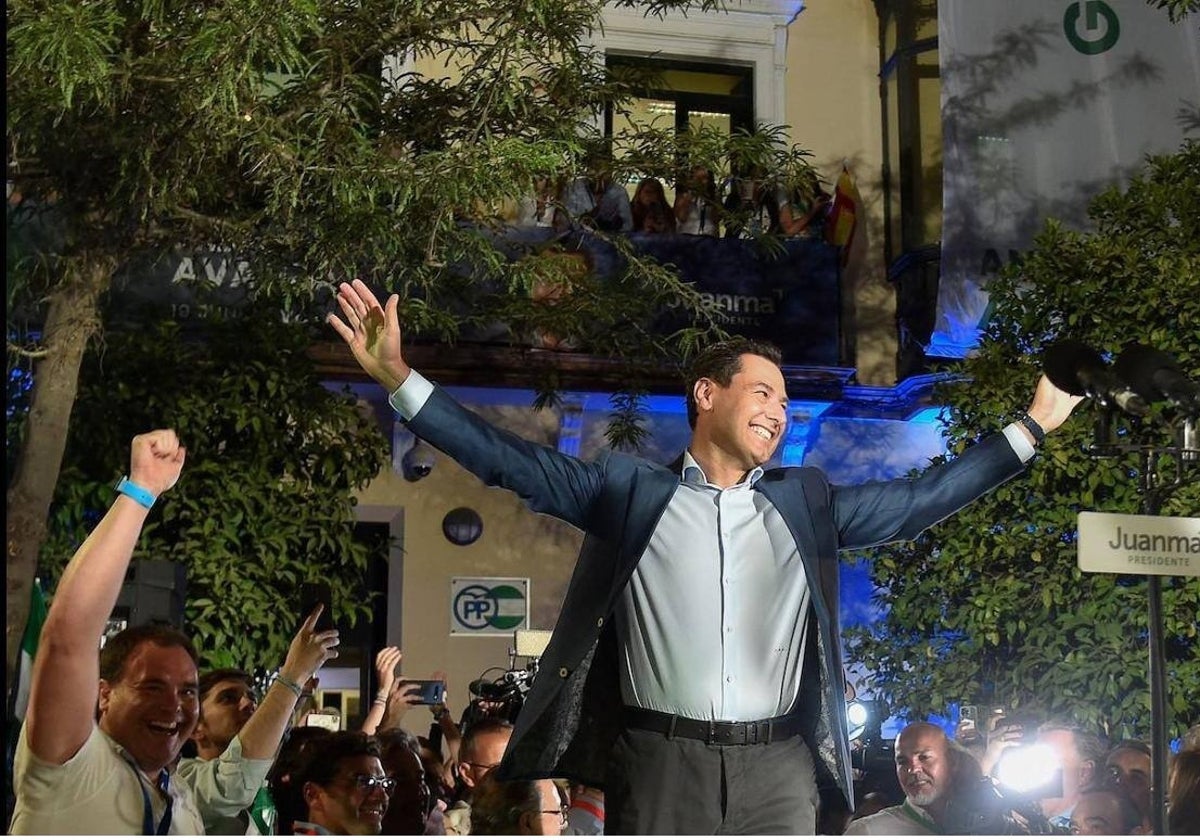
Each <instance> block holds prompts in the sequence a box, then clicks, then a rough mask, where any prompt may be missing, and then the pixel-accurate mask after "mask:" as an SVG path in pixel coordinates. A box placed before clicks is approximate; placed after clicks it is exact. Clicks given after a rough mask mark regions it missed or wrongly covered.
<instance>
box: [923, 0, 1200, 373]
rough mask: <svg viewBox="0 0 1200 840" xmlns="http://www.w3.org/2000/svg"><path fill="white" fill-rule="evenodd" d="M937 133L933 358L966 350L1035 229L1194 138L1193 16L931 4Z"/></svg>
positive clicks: (1017, 0) (1079, 217)
mask: <svg viewBox="0 0 1200 840" xmlns="http://www.w3.org/2000/svg"><path fill="white" fill-rule="evenodd" d="M938 51H939V59H940V62H941V84H942V129H943V140H944V149H943V207H944V213H943V235H942V265H941V286H940V288H939V293H938V313H937V324H936V327H935V332H934V337H933V341H932V342H931V346H930V348H929V351H930V352H931V353H933V354H935V355H944V356H963V355H965V354H966V352H967V351H968V350H970V349H971V348H972V347H974V346H975V345H976V344H977V343H978V336H979V330H980V328H982V326H983V324H984V323H985V318H986V314H987V295H986V292H985V289H986V285H987V281H988V278H989V277H990V276H994V275H995V274H996V273H997V272H998V271H999V270H1000V268H1001V267H1002V266H1003V265H1005V264H1006V263H1008V262H1010V261H1011V260H1013V259H1018V258H1019V257H1020V254H1021V253H1022V252H1023V251H1024V250H1026V249H1027V248H1029V246H1030V244H1031V243H1032V241H1033V237H1034V234H1035V233H1037V231H1038V230H1039V229H1040V228H1041V226H1042V223H1043V222H1044V221H1045V219H1047V218H1049V217H1053V218H1057V219H1060V220H1062V221H1063V222H1064V223H1066V224H1067V225H1068V226H1069V227H1072V228H1076V229H1086V228H1087V227H1088V225H1087V205H1088V202H1089V201H1090V200H1091V199H1092V198H1093V197H1095V196H1096V195H1097V194H1098V193H1099V192H1101V191H1102V190H1103V189H1105V188H1106V187H1108V186H1110V185H1112V184H1121V183H1125V182H1127V181H1128V180H1129V178H1130V176H1132V175H1134V174H1136V173H1138V172H1139V171H1140V170H1141V169H1142V167H1143V164H1144V161H1145V157H1146V156H1147V155H1149V154H1163V153H1170V152H1175V151H1177V150H1178V149H1179V147H1180V145H1181V143H1182V142H1183V140H1184V138H1186V137H1189V136H1190V137H1195V138H1200V15H1196V14H1193V15H1191V16H1190V17H1188V18H1185V19H1184V20H1183V21H1182V22H1180V23H1174V24H1173V23H1171V21H1170V20H1169V18H1168V17H1167V13H1166V12H1165V11H1163V10H1161V9H1156V8H1154V7H1152V6H1150V5H1148V4H1147V3H1146V2H1145V0H1084V1H1083V2H1080V0H939V3H938Z"/></svg>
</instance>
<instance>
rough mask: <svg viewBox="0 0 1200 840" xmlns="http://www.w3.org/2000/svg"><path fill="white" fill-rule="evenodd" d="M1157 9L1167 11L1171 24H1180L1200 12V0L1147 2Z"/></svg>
mask: <svg viewBox="0 0 1200 840" xmlns="http://www.w3.org/2000/svg"><path fill="white" fill-rule="evenodd" d="M1146 3H1147V4H1148V5H1150V6H1153V7H1154V8H1156V9H1166V10H1167V17H1169V18H1170V19H1171V23H1178V22H1179V21H1181V20H1183V19H1184V18H1186V17H1187V16H1188V15H1190V14H1192V13H1194V12H1200V0H1146Z"/></svg>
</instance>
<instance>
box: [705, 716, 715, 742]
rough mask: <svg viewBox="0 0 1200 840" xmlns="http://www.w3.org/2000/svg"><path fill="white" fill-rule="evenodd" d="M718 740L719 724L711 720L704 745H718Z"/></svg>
mask: <svg viewBox="0 0 1200 840" xmlns="http://www.w3.org/2000/svg"><path fill="white" fill-rule="evenodd" d="M716 740H717V722H716V721H715V720H710V721H709V722H708V737H707V738H705V739H704V743H706V744H710V745H711V744H714V743H716Z"/></svg>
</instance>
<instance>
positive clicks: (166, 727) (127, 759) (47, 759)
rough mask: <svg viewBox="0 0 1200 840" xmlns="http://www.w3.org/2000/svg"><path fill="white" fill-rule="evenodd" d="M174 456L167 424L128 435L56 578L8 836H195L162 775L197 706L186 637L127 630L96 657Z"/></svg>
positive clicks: (169, 481) (173, 782) (174, 784)
mask: <svg viewBox="0 0 1200 840" xmlns="http://www.w3.org/2000/svg"><path fill="white" fill-rule="evenodd" d="M184 456H185V450H184V448H183V446H181V445H180V443H179V439H178V438H177V437H176V435H175V433H174V432H173V431H171V430H169V429H161V430H158V431H154V432H149V433H148V434H144V435H138V436H137V437H135V438H134V439H133V445H132V448H131V458H130V469H129V477H127V478H124V479H122V480H121V483H120V484H119V485H118V486H117V498H116V500H115V501H114V502H113V505H112V507H111V508H109V510H108V513H106V514H105V516H104V518H103V519H101V520H100V524H99V525H97V526H96V528H95V530H93V531H92V533H91V535H90V536H89V537H88V538H87V540H85V541H84V543H83V545H81V546H80V547H79V550H78V551H76V552H75V556H74V557H72V558H71V562H70V563H69V564H68V565H67V568H66V570H65V571H64V572H63V575H62V579H61V580H60V581H59V584H58V589H57V590H56V591H55V593H54V600H53V602H52V603H51V605H50V611H49V613H48V615H47V616H46V623H45V625H44V626H43V629H42V636H41V642H40V644H39V647H38V656H37V659H36V661H35V662H34V666H33V679H32V687H31V689H30V697H29V708H28V712H27V715H26V718H25V725H24V727H23V728H22V730H21V734H20V739H19V742H18V745H17V755H16V761H15V767H14V773H13V782H14V785H13V786H14V788H15V790H16V794H17V802H16V809H15V812H14V815H13V822H12V826H11V828H10V831H11V833H13V834H168V833H169V834H203V833H204V824H203V822H202V821H201V819H200V815H199V813H198V812H197V810H196V807H195V804H194V798H193V796H192V794H191V791H190V789H189V788H188V786H187V784H186V783H183V782H181V781H180V780H179V779H176V778H173V777H172V774H171V773H170V772H169V768H170V767H171V766H172V764H173V763H174V761H175V759H176V758H177V757H178V756H179V751H180V749H181V748H182V747H183V744H184V742H185V741H187V739H188V737H189V736H190V735H191V734H192V729H193V728H194V727H195V725H196V717H197V714H198V711H199V701H198V699H197V687H196V686H197V668H196V660H197V657H196V651H195V649H194V648H193V647H192V644H191V642H190V641H189V640H188V638H187V637H186V636H184V635H183V634H182V633H180V632H179V631H177V630H175V629H173V628H169V627H161V626H146V627H134V628H130V629H128V630H125V631H123V632H122V633H120V634H118V635H117V636H115V637H113V638H112V639H111V640H110V641H109V642H108V644H107V645H105V647H104V649H103V651H102V652H101V655H100V656H99V657H97V655H96V645H97V642H98V640H99V639H100V638H101V636H102V635H103V633H104V627H105V623H106V621H107V620H108V617H109V615H110V614H111V613H112V610H113V607H114V606H115V604H116V600H117V595H118V593H119V592H120V590H121V584H122V583H123V582H124V580H125V572H126V570H127V568H128V567H129V561H130V558H131V557H132V555H133V549H134V546H135V545H136V544H137V540H138V537H139V535H140V534H141V531H142V526H143V524H144V523H145V521H146V516H147V515H148V514H149V512H150V509H151V507H153V505H154V502H155V500H156V499H157V497H158V496H159V495H160V494H161V493H164V492H166V491H167V490H169V489H171V488H172V487H173V486H174V485H175V482H176V481H177V480H178V479H179V474H180V472H181V471H182V469H183V462H184ZM97 705H98V706H99V710H100V717H99V722H98V723H97V721H96V718H95V711H96V708H97Z"/></svg>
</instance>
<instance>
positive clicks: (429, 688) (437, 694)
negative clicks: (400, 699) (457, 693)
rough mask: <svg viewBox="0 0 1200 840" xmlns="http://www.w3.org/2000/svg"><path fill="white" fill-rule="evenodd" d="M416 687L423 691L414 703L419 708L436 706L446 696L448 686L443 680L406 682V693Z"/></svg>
mask: <svg viewBox="0 0 1200 840" xmlns="http://www.w3.org/2000/svg"><path fill="white" fill-rule="evenodd" d="M414 685H415V686H418V687H419V688H420V689H421V692H420V694H418V695H417V699H416V700H414V701H413V702H414V703H415V704H416V705H418V706H436V705H438V704H439V703H441V702H442V698H443V697H445V696H446V684H445V683H444V682H442V681H441V680H405V681H404V691H405V692H407V691H408V690H409V687H410V686H414Z"/></svg>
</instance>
